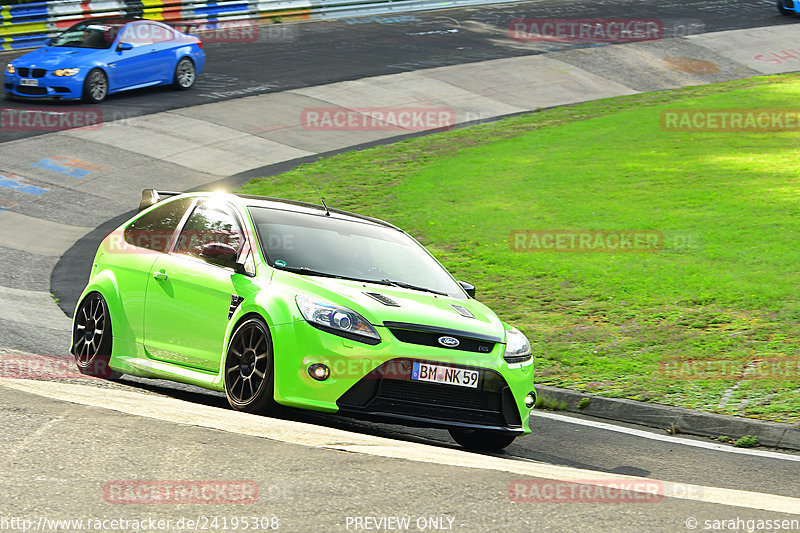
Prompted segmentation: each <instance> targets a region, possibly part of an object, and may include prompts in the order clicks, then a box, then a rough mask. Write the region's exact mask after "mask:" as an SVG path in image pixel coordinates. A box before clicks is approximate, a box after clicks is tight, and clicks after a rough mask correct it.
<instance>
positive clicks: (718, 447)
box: [531, 411, 800, 462]
mask: <svg viewBox="0 0 800 533" xmlns="http://www.w3.org/2000/svg"><path fill="white" fill-rule="evenodd" d="M531 414H532V415H534V416H537V417H539V418H547V419H550V420H556V421H558V422H566V423H567V424H577V425H579V426H589V427H593V428H596V429H604V430H607V431H616V432H617V433H625V434H626V435H633V436H635V437H642V438H644V439H651V440H660V441H663V442H669V443H673V444H682V445H683V446H694V447H695V448H705V449H707V450H714V451H717V452H727V453H738V454H742V455H753V456H756V457H765V458H767V459H781V460H783V461H797V462H800V455H790V454H788V453H780V452H769V451H766V450H753V449H749V448H734V447H732V446H727V445H725V444H717V443H714V442H703V441H698V440H691V439H684V438H680V437H673V436H671V435H659V434H658V433H651V432H649V431H643V430H641V429H633V428H627V427H623V426H615V425H614V424H606V423H604V422H595V421H593V420H584V419H582V418H574V417H571V416H564V415H559V414H556V413H548V412H545V411H533V412H532V413H531Z"/></svg>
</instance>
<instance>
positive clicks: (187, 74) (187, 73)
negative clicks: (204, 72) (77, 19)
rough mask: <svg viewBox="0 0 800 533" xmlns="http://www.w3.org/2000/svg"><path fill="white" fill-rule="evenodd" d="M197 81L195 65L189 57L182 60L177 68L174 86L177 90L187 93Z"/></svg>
mask: <svg viewBox="0 0 800 533" xmlns="http://www.w3.org/2000/svg"><path fill="white" fill-rule="evenodd" d="M195 79H197V74H196V72H195V69H194V63H192V60H191V59H189V58H188V57H184V58H182V59H181V60H180V61H178V64H177V65H176V66H175V81H174V82H173V86H174V87H175V88H176V89H180V90H181V91H185V90H187V89H191V88H192V86H194V81H195Z"/></svg>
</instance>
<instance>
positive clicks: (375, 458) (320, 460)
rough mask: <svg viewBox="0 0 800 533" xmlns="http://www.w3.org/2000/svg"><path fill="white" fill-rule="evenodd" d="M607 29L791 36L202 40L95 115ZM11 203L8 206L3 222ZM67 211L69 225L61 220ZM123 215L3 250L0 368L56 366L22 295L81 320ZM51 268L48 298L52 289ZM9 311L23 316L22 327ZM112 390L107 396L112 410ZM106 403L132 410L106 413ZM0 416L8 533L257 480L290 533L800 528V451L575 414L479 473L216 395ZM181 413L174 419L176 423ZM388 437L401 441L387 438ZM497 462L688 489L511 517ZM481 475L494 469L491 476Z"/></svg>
mask: <svg viewBox="0 0 800 533" xmlns="http://www.w3.org/2000/svg"><path fill="white" fill-rule="evenodd" d="M612 16H613V17H640V18H660V19H662V20H663V21H664V26H665V28H668V29H670V31H672V33H671V34H670V33H667V34H666V35H665V36H666V37H680V36H684V35H686V34H687V32H688V33H690V34H695V33H708V32H718V31H724V30H737V29H739V30H741V29H748V28H759V27H763V26H776V25H784V24H796V23H797V22H798V21H800V19H795V18H790V17H781V16H780V15H778V14H777V12H776V10H775V8H774V5H773V3H772V2H770V1H760V2H756V1H738V2H733V3H731V2H724V3H723V2H720V1H715V2H701V1H696V0H691V1H686V2H669V3H659V4H653V3H646V2H642V1H624V0H620V1H616V0H614V1H599V2H593V3H583V2H576V1H574V0H567V1H555V0H545V1H541V2H524V3H517V4H505V5H494V6H488V7H485V8H480V7H474V8H464V9H455V10H445V11H435V12H419V13H409V14H393V15H380V16H374V17H364V18H359V19H346V20H338V21H330V22H308V23H298V24H286V25H285V26H286V27H287V28H291V30H281V31H280V32H278V31H273V32H271V33H270V32H263V35H262V36H264V35H265V36H266V38H265V40H263V41H259V42H251V43H244V44H239V43H226V44H221V43H208V44H207V45H206V46H205V50H206V53H207V56H208V58H207V63H206V71H205V73H204V74H203V75H202V76H201V77H200V79H199V80H198V83H197V86H196V87H195V88H194V89H193V90H191V91H189V92H182V93H177V92H173V91H170V90H163V89H150V90H143V91H137V92H135V93H131V94H122V95H116V96H113V97H111V98H110V99H109V100H108V101H107V102H105V103H103V104H102V105H101V109H102V113H103V118H104V119H105V120H112V121H113V120H120V119H127V118H131V117H136V116H141V115H150V114H155V113H160V112H163V111H169V110H177V109H182V108H190V107H192V106H196V105H199V104H207V103H211V102H221V101H227V100H234V99H238V98H241V97H245V96H254V95H258V94H265V93H277V92H282V91H288V90H290V89H296V88H303V87H314V86H321V85H327V84H331V83H335V82H341V81H346V80H357V79H361V78H366V77H372V76H378V75H386V74H397V73H403V72H412V71H420V70H423V69H430V68H435V67H442V66H449V65H460V64H465V63H474V62H481V61H487V60H492V59H502V58H513V57H521V56H529V55H533V54H541V53H546V52H552V51H556V50H562V49H565V48H570V47H576V46H579V45H576V44H574V43H573V44H569V43H559V44H553V43H549V44H546V45H545V44H541V43H520V42H517V41H513V40H512V39H510V38H509V36H508V24H509V22H510V21H511V20H512V19H515V18H537V17H540V18H544V17H550V18H557V17H564V18H573V17H581V18H592V17H612ZM16 55H19V53H17V52H15V53H5V54H0V63H4V62H5V61H7V60H9V59H10V58H12V57H15V56H16ZM2 105H3V107H6V108H26V107H32V106H35V107H37V108H43V107H46V108H53V109H63V108H69V107H72V106H76V105H80V104H74V103H64V102H52V103H39V102H35V103H33V104H31V103H30V102H20V101H14V102H4V103H3V104H2ZM41 133H44V132H37V131H1V132H0V142H3V143H9V142H10V144H7V145H5V146H6V148H8V147H9V146H10V147H11V148H13V147H14V146H17V144H15V143H14V141H15V140H16V141H18V142H19V140H22V139H25V138H28V137H32V136H35V135H39V134H41ZM61 141H63V139H59V140H55V141H53V142H55V143H58V142H61ZM378 142H380V141H378ZM5 153H6V154H8V153H9V152H5ZM6 164H10V162H8V161H0V170H3V169H4V167H5V165H6ZM255 166H259V165H253V167H255ZM273 170H275V171H278V170H280V167H275V168H274V169H273ZM211 175H212V174H210V173H209V176H211ZM0 191H2V189H0ZM65 203H66V202H65ZM114 205H116V204H114ZM3 207H4V206H3V205H1V204H0V215H1V214H2V213H3V211H2V209H3ZM61 208H62V209H64V210H69V209H70V205H68V204H67V205H62V206H61ZM130 208H131V209H133V208H135V205H130ZM103 212H105V211H103ZM116 213H117V214H118V215H119V216H118V217H117V218H115V219H114V220H112V221H110V222H107V223H106V224H102V219H103V217H99V218H100V219H101V220H95V218H93V214H92V213H91V207H90V206H86V205H79V206H78V207H77V208H75V212H74V213H66V214H65V218H67V219H68V221H67V224H73V226H70V227H77V228H83V227H90V226H92V225H95V226H97V225H98V224H100V227H99V228H98V229H96V230H95V231H94V232H92V233H90V234H89V235H90V237H89V238H86V239H85V240H84V241H83V242H79V243H78V244H77V245H76V246H75V247H73V248H72V249H71V250H61V251H59V252H58V253H56V252H52V251H50V250H48V251H47V253H46V254H43V255H41V256H37V255H36V253H28V252H23V251H20V250H14V249H12V248H7V247H2V248H0V250H2V251H3V255H4V257H3V258H2V261H1V262H0V264H2V265H5V266H6V268H3V269H2V272H0V286H2V287H0V299H2V298H6V299H5V300H2V301H14V300H13V298H16V297H17V296H19V302H20V308H19V309H18V310H17V309H14V310H11V309H0V358H3V357H13V356H15V355H16V354H19V353H35V354H43V355H45V356H56V357H57V356H63V354H64V352H65V350H66V348H65V346H66V344H65V332H64V331H63V327H62V326H63V325H64V324H67V323H68V320H67V319H66V318H65V317H64V316H63V313H62V312H61V311H60V310H59V309H58V308H56V307H55V306H54V305H51V306H50V307H49V308H48V309H49V310H48V311H47V313H49V314H45V315H42V316H41V317H39V318H40V319H41V320H43V321H45V322H49V323H54V324H58V328H60V329H58V328H56V327H53V329H52V330H51V329H48V328H39V329H37V328H36V327H34V326H32V325H31V324H32V323H33V322H34V321H35V320H34V317H32V316H29V314H30V313H33V311H27V310H26V309H25V306H24V303H25V301H24V299H23V298H22V297H23V296H25V297H27V295H29V294H31V293H34V292H35V293H36V294H43V292H44V291H45V286H46V287H48V288H49V290H51V291H53V292H56V293H57V295H58V296H60V297H62V301H61V302H59V305H60V306H61V308H62V309H67V310H68V309H71V308H72V307H73V306H74V301H72V300H74V297H75V296H74V295H75V294H77V291H79V290H80V289H81V288H82V283H83V280H85V279H86V276H87V274H88V273H87V272H84V271H83V269H85V268H86V265H87V264H88V263H86V261H85V258H84V260H83V261H82V260H81V256H82V255H83V251H86V250H91V251H92V252H93V250H94V248H95V247H96V243H97V241H98V240H99V236H101V235H103V234H104V230H105V229H106V228H108V229H110V228H112V227H115V226H116V225H118V224H119V222H121V221H122V220H124V218H125V217H126V215H125V214H123V210H119V209H118V210H117V211H116ZM128 214H129V213H128ZM34 215H35V216H39V215H38V213H34ZM106 218H108V217H106ZM87 220H89V221H91V224H90V223H89V222H86V221H87ZM2 222H3V219H2V218H0V223H2ZM3 231H13V228H4V230H3ZM80 235H82V233H81V234H77V235H72V234H66V235H65V240H66V241H69V242H72V241H74V240H77V238H79V237H80ZM65 253H66V255H64V254H65ZM64 257H66V258H67V259H68V260H64ZM59 260H61V262H59ZM12 266H13V268H12ZM54 268H55V272H54V273H53V276H54V282H53V284H52V285H51V281H50V280H49V279H47V280H46V281H45V280H44V278H46V277H48V275H49V273H50V272H51V271H53V269H54ZM40 278H41V279H40ZM56 278H58V279H57V281H55V280H56ZM56 285H58V290H57V291H56V289H55V288H54V287H55V286H56ZM15 291H18V292H15ZM23 291H24V293H23ZM35 303H36V306H35V307H33V306H32V308H34V309H37V310H38V309H43V308H44V307H43V306H42V305H40V304H41V302H35ZM48 303H49V302H48ZM36 312H39V311H36ZM14 313H18V314H19V316H22V317H24V320H22V319H20V320H19V321H15V319H14V318H13V317H14V316H15V315H14ZM26 313H28V314H26ZM66 335H68V331H67V332H66ZM67 342H68V341H67ZM28 381H31V380H28ZM81 391H84V392H81ZM103 394H108V398H109V405H105V403H104V401H103V399H102V395H103ZM117 396H119V398H117ZM139 399H141V403H139V402H140V400H139ZM112 400H113V401H119V402H120V405H122V407H114V405H113V401H112ZM162 400H163V401H164V402H165V403H164V409H161V411H160V412H155V413H148V410H147V409H148V407H147V402H148V401H149V402H157V401H162ZM177 401H182V402H181V405H180V406H178V403H170V402H177ZM0 403H1V404H2V405H3V409H2V410H0V448H2V449H4V450H6V452H7V453H5V454H4V455H3V456H2V457H0V472H3V473H4V474H5V476H4V478H5V481H6V482H5V483H3V484H0V530H13V529H15V528H14V527H13V526H10V527H9V525H8V524H6V525H5V527H4V523H3V522H2V518H3V517H12V516H27V517H34V516H36V515H41V514H42V513H45V514H49V515H50V518H73V517H92V516H93V517H99V518H110V517H111V516H112V515H114V516H116V515H122V514H124V515H126V516H130V515H131V513H134V512H136V513H139V514H147V515H152V516H156V517H162V518H174V517H175V516H177V515H180V514H181V513H183V511H186V512H185V513H183V514H185V515H187V516H188V515H198V514H200V513H203V514H205V515H210V514H217V515H222V514H228V515H232V514H234V513H235V512H236V511H238V510H239V508H234V509H231V507H227V508H223V510H222V511H220V510H219V509H220V508H218V507H215V508H214V510H213V512H212V509H210V507H212V506H206V508H205V509H203V506H201V505H194V506H187V507H185V508H180V509H178V510H176V508H175V507H174V506H167V505H150V506H147V505H129V506H125V505H123V506H115V505H110V504H109V502H108V498H106V500H105V503H102V504H100V505H98V504H97V503H96V502H95V501H94V500H92V499H91V497H95V496H96V495H97V494H101V495H102V494H103V490H104V489H103V487H104V483H106V482H107V481H108V480H109V479H258V480H260V488H261V499H260V500H259V504H258V505H247V506H242V507H241V508H242V509H246V514H252V513H254V512H257V513H258V514H259V515H265V516H266V515H269V516H272V515H278V516H280V517H281V520H282V524H283V527H281V528H280V530H284V531H355V530H365V529H366V528H361V529H358V528H355V527H353V525H352V524H351V523H350V522H348V520H350V519H351V518H352V517H353V516H365V515H370V516H374V517H380V516H395V515H408V516H412V517H418V516H423V515H424V516H441V517H451V518H453V519H454V522H453V524H452V525H451V526H450V527H444V525H447V524H448V523H449V522H447V521H445V522H442V527H441V528H437V529H442V530H445V529H448V530H450V529H452V530H458V531H470V532H472V531H534V530H545V531H577V530H580V531H691V530H699V531H703V530H712V529H715V530H722V529H721V528H719V527H716V528H715V527H706V525H705V524H706V522H704V521H705V520H731V519H733V520H737V519H740V520H743V521H744V522H741V523H740V524H739V527H736V528H733V527H728V528H727V529H724V530H727V531H747V530H751V531H752V530H757V529H750V528H749V526H748V525H747V523H746V521H747V520H757V519H760V520H766V519H781V520H783V519H794V520H797V519H798V518H800V499H797V498H798V497H800V453H793V452H786V451H780V452H779V451H775V450H765V449H763V448H759V449H756V450H741V449H734V448H732V447H729V446H726V445H721V444H715V443H712V441H710V440H709V439H701V438H693V437H689V436H683V435H677V436H671V435H667V434H666V433H665V432H664V431H662V430H656V429H649V428H642V427H634V426H632V425H627V424H614V425H613V426H612V425H610V424H608V423H607V422H606V423H598V422H597V421H596V420H591V419H588V418H586V417H579V416H574V415H567V414H559V413H552V412H543V413H536V412H535V413H534V417H533V419H532V427H533V428H534V433H533V434H532V435H529V436H526V437H524V438H520V439H518V440H517V441H516V442H515V443H514V444H512V445H511V446H509V447H508V448H507V449H506V450H505V452H504V453H500V454H496V455H495V456H488V455H487V456H477V463H476V465H472V464H471V466H474V468H471V469H466V468H463V467H462V466H458V465H459V464H461V463H458V461H459V460H461V459H458V457H462V458H463V460H464V461H470V460H475V455H474V454H462V455H461V456H453V457H456V459H453V461H455V462H448V460H449V459H448V458H449V457H450V456H449V455H448V454H449V453H454V454H457V453H460V452H458V451H457V450H458V449H457V447H456V446H455V445H454V443H453V441H452V440H451V439H450V437H449V435H448V434H447V432H445V431H440V430H428V429H417V428H406V427H398V426H392V425H386V424H377V423H372V422H366V421H360V420H353V419H347V418H342V417H338V416H333V415H323V414H319V413H312V412H306V411H298V410H292V409H283V410H282V411H281V412H279V413H275V415H274V416H273V417H256V418H248V419H246V418H242V419H241V421H242V427H241V428H239V427H228V426H225V427H218V426H212V425H204V422H203V420H205V418H204V417H205V416H207V415H208V413H210V412H211V411H210V410H213V409H218V410H221V412H222V413H226V414H227V415H229V416H231V417H232V416H233V412H232V411H229V410H228V409H227V402H226V400H225V398H224V396H223V395H220V394H213V393H209V392H208V391H204V390H201V389H197V388H194V387H190V386H183V385H178V384H173V383H169V382H161V381H147V380H143V379H138V378H130V377H125V378H123V380H122V381H120V382H115V383H111V382H104V381H99V380H92V379H74V380H69V379H68V380H61V381H60V382H59V383H53V384H51V385H50V386H48V383H47V382H44V383H42V382H32V383H28V384H22V385H13V386H12V385H9V386H0ZM173 406H178V407H175V409H174V411H173V410H172V407H173ZM108 409H113V411H111V410H108ZM246 416H247V417H250V416H251V415H246ZM237 420H239V419H237ZM253 420H254V421H253ZM286 422H291V423H296V424H295V425H292V426H290V427H291V428H294V429H291V430H283V429H281V428H283V424H284V423H286ZM248 424H253V426H254V427H255V426H259V427H260V426H263V427H264V428H266V429H264V431H266V432H267V434H268V435H269V438H266V439H265V438H259V437H260V436H263V435H260V434H258V433H257V430H248V429H244V428H246V427H250V426H248ZM301 424H310V426H303V425H301ZM296 428H305V429H304V430H302V431H301V430H298V429H296ZM335 430H342V433H335ZM270 431H274V433H269V432H270ZM282 431H283V433H282ZM325 432H334V433H330V434H328V433H325ZM273 435H276V436H274V437H273ZM331 435H332V436H331ZM384 438H385V439H390V441H391V443H389V444H387V442H385V441H382V440H381V439H384ZM315 439H319V440H318V441H317V440H315ZM326 439H327V440H326ZM392 443H394V444H392ZM298 444H303V445H302V446H301V445H298ZM420 444H423V445H430V446H424V447H419V446H418V445H420ZM424 448H429V449H432V450H433V452H426V451H424ZM437 454H439V455H441V456H442V457H439V458H437V457H438V456H437ZM276 458H278V459H277V460H276ZM503 459H505V460H508V462H509V463H513V464H515V465H517V466H518V467H519V468H520V469H524V468H531V469H534V468H543V469H546V470H543V471H542V472H546V474H538V477H542V476H553V479H563V478H559V477H558V476H565V478H569V479H578V480H580V479H598V478H602V477H603V476H604V475H607V476H614V475H616V476H623V477H625V478H627V479H638V478H648V479H652V480H658V482H659V483H663V484H670V483H672V484H677V485H678V486H679V487H683V488H682V489H681V490H683V491H684V492H683V493H681V494H673V497H665V498H663V499H659V500H658V501H657V502H656V503H658V505H648V504H647V503H648V502H645V503H641V502H639V503H633V504H628V505H626V504H624V503H612V504H598V503H579V502H572V503H560V504H531V503H515V502H513V501H512V499H511V498H510V496H509V492H508V491H509V483H512V482H513V481H514V480H517V479H520V478H521V477H526V478H529V477H530V476H531V475H532V474H527V475H522V474H520V473H519V472H517V473H515V472H516V471H515V470H514V469H513V468H511V467H509V468H510V469H507V470H503V468H505V467H502V468H501V467H498V468H497V469H495V470H492V469H491V468H492V466H491V465H494V464H495V463H494V461H496V460H497V461H501V462H502V460H503ZM41 461H44V462H41ZM481 461H485V462H486V465H485V466H480V465H479V463H480V462H481ZM497 464H500V463H497ZM454 465H455V466H454ZM561 467H563V468H561ZM571 469H578V472H577V473H576V472H575V471H573V470H571ZM580 471H585V474H582V473H580ZM584 475H585V477H582V476H584ZM569 476H572V477H571V478H570V477H569ZM534 477H536V476H534ZM719 489H726V490H727V491H726V490H723V491H720V490H719ZM752 493H758V494H755V495H753V494H752ZM720 494H722V496H719V495H720ZM87 495H88V496H87ZM93 495H94V496H93ZM715 498H717V499H716V500H715ZM101 500H102V496H101ZM120 508H124V509H122V510H121V509H120ZM123 511H124V512H123ZM179 511H180V512H179ZM693 520H696V521H695V522H693ZM17 529H18V528H17ZM123 529H124V528H123ZM172 529H173V530H179V529H180V528H172ZM184 529H187V530H188V529H193V528H184ZM376 529H377V528H376ZM416 529H417V530H421V529H422V528H419V527H417V528H416ZM433 529H434V528H433V527H430V528H428V530H433ZM763 529H764V530H767V528H766V527H765V528H763ZM769 529H770V530H777V529H778V528H774V527H770V528H769ZM784 529H786V530H791V529H789V528H784ZM45 530H46V529H45ZM73 530H78V529H77V528H73ZM180 530H183V529H180ZM382 530H389V528H384V529H382ZM412 530H413V528H412ZM795 530H800V526H797V527H795Z"/></svg>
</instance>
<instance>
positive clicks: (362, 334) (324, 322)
mask: <svg viewBox="0 0 800 533" xmlns="http://www.w3.org/2000/svg"><path fill="white" fill-rule="evenodd" d="M295 300H296V301H297V307H298V308H299V309H300V312H301V313H302V314H303V318H305V319H306V320H307V321H308V322H309V324H311V325H312V326H314V327H317V328H319V329H321V330H324V331H327V332H329V333H333V334H334V335H339V336H341V337H345V338H347V339H352V340H356V341H360V342H365V343H367V344H378V343H379V342H381V336H380V335H378V332H377V331H376V330H375V328H374V327H372V324H370V323H369V322H367V320H366V319H365V318H364V317H362V316H361V315H359V314H358V313H356V312H355V311H353V310H352V309H348V308H347V307H341V306H338V305H336V304H334V303H331V302H326V301H324V300H317V299H311V298H308V297H306V296H297V297H295Z"/></svg>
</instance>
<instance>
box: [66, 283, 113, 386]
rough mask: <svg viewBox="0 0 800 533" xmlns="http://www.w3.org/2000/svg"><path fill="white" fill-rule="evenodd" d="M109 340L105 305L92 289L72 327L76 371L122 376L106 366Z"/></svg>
mask: <svg viewBox="0 0 800 533" xmlns="http://www.w3.org/2000/svg"><path fill="white" fill-rule="evenodd" d="M112 342H113V341H112V335H111V317H110V315H109V313H108V305H107V304H106V301H105V299H104V298H103V297H102V296H101V295H100V294H99V293H96V292H93V293H91V294H90V295H89V296H87V297H86V298H85V299H84V300H83V302H81V305H80V307H78V312H77V314H76V315H75V325H74V326H73V330H72V353H73V354H74V355H75V364H77V365H78V371H80V373H81V374H86V375H87V376H94V377H98V378H103V379H119V378H120V377H122V374H121V373H119V372H117V371H115V370H111V368H110V367H109V366H108V362H109V360H110V358H111V346H112Z"/></svg>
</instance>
